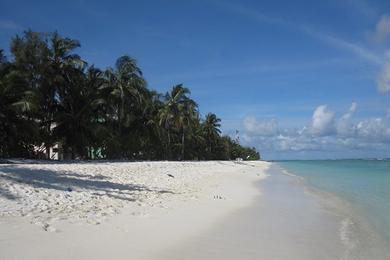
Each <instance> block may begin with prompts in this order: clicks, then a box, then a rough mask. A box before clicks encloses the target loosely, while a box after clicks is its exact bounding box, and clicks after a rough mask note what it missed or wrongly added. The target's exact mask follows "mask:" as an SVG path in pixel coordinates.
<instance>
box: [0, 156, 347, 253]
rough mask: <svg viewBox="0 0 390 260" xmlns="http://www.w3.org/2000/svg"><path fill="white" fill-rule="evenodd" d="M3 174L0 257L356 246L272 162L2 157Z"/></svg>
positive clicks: (329, 213)
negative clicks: (18, 160) (10, 160)
mask: <svg viewBox="0 0 390 260" xmlns="http://www.w3.org/2000/svg"><path fill="white" fill-rule="evenodd" d="M38 173H41V174H38ZM11 177H12V178H11ZM0 182H1V184H2V187H6V188H7V189H8V193H5V192H4V190H3V191H2V196H1V200H0V203H1V205H2V207H1V211H0V212H1V214H2V215H1V217H0V229H1V230H2V232H1V233H0V251H1V252H2V253H1V254H0V259H9V258H13V259H53V258H55V259H86V258H93V259H107V258H112V259H128V258H129V257H130V256H131V258H133V259H178V260H179V259H217V260H218V259H238V258H240V259H314V258H315V259H350V258H349V255H350V251H349V250H352V249H353V248H349V247H348V246H349V245H346V244H345V243H344V242H345V241H343V237H341V236H340V231H341V230H340V229H342V228H344V229H346V228H347V226H348V225H347V224H348V223H344V222H345V221H344V220H345V218H343V216H341V215H338V212H337V211H334V210H333V209H331V208H327V207H326V205H324V203H323V202H322V201H321V198H319V197H318V196H316V195H315V196H312V194H309V193H310V191H309V192H308V191H307V190H306V188H305V186H304V185H303V184H302V180H301V179H300V178H299V177H296V176H294V175H290V174H286V172H283V169H282V168H280V167H279V166H278V165H277V164H275V163H269V162H262V161H255V162H234V161H216V162H212V161H210V162H132V163H127V162H104V163H97V164H96V163H93V162H87V163H80V164H77V163H54V164H15V165H0ZM130 187H132V188H133V189H134V190H135V191H136V192H135V191H134V192H133V193H128V190H127V189H128V188H130ZM134 187H137V189H135V188H134ZM68 188H71V191H69V190H68ZM3 189H4V188H3ZM31 189H32V190H31ZM162 191H163V192H162ZM11 192H13V193H11ZM35 193H36V194H35ZM23 194H24V196H26V198H24V199H23V198H22V199H21V197H22V196H23ZM58 194H65V195H64V196H57V195H58ZM5 195H7V196H8V198H7V197H5ZM10 195H14V198H11V197H10ZM71 197H74V199H71ZM53 198H56V199H53ZM24 200H25V201H24ZM79 200H81V202H80V201H79ZM59 201H60V205H57V204H58V203H59ZM79 202H80V203H81V204H80V205H79ZM28 203H33V205H32V206H31V205H30V207H29V206H28ZM34 203H35V204H34ZM13 204H15V205H19V208H18V207H16V206H15V205H14V206H13V207H12V206H11V205H13ZM77 205H79V206H77ZM37 206H38V208H39V210H36V209H35V208H36V207H37ZM68 207H71V208H70V210H67V208H68ZM5 209H8V214H4V213H5V212H6V210H5ZM12 210H14V212H13V213H14V214H9V213H10V212H12ZM343 221H344V222H343ZM345 232H347V231H345ZM43 245H44V246H43ZM20 248H23V250H20Z"/></svg>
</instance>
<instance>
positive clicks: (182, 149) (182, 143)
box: [181, 127, 185, 161]
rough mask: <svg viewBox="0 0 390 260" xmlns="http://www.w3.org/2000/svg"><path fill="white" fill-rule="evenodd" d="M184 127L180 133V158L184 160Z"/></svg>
mask: <svg viewBox="0 0 390 260" xmlns="http://www.w3.org/2000/svg"><path fill="white" fill-rule="evenodd" d="M184 137H185V136H184V127H183V133H182V135H181V160H182V161H183V160H184V139H185V138H184Z"/></svg>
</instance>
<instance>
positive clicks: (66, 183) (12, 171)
mask: <svg viewBox="0 0 390 260" xmlns="http://www.w3.org/2000/svg"><path fill="white" fill-rule="evenodd" d="M1 179H3V180H6V181H8V182H11V183H21V184H25V185H30V186H31V187H33V188H45V189H49V190H59V191H64V192H67V193H69V194H71V193H72V191H75V190H76V191H77V190H78V189H82V190H88V191H90V192H93V194H94V195H95V196H104V195H105V196H109V197H111V198H115V199H122V200H127V201H134V200H135V196H136V193H137V192H140V191H141V192H142V191H146V192H154V193H161V194H162V193H174V192H172V191H169V190H159V189H152V188H149V187H147V186H144V185H136V184H122V183H115V182H112V181H110V180H108V177H105V176H102V175H100V176H99V175H98V176H93V175H82V174H78V173H74V172H70V171H50V170H46V169H45V170H44V169H29V168H27V167H23V166H21V165H18V166H16V165H7V166H1V167H0V180H1ZM0 197H4V198H6V199H10V200H12V199H18V196H16V195H15V194H13V193H12V192H11V191H9V190H8V189H6V188H4V187H0Z"/></svg>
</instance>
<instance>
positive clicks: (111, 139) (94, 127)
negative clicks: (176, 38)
mask: <svg viewBox="0 0 390 260" xmlns="http://www.w3.org/2000/svg"><path fill="white" fill-rule="evenodd" d="M79 46H80V44H79V42H78V41H77V40H74V39H69V38H64V37H61V36H60V35H59V34H58V33H56V32H55V33H37V32H33V31H26V32H25V33H24V34H23V35H22V36H15V37H14V38H13V39H12V41H11V53H12V57H11V58H10V59H7V57H5V55H4V52H3V50H0V157H24V158H50V154H48V153H45V151H46V150H48V148H49V147H52V146H53V145H55V144H61V146H60V148H59V149H60V150H61V152H62V153H63V154H64V155H65V158H69V159H76V158H79V159H96V158H106V159H135V160H145V159H147V160H161V159H167V160H216V159H220V160H226V159H235V158H237V157H241V158H244V159H259V153H258V152H256V150H255V149H254V148H246V147H242V146H241V145H240V144H239V143H238V141H237V140H233V139H232V138H230V137H228V136H221V130H220V126H221V125H220V121H221V120H220V119H219V118H218V117H217V116H216V115H215V114H212V113H209V114H207V115H206V116H205V117H204V118H202V117H201V116H200V113H199V110H198V105H197V103H196V102H195V101H194V100H192V99H191V97H190V91H189V89H187V88H186V87H185V86H183V85H182V84H179V85H176V86H174V87H173V88H172V89H171V90H170V91H169V92H168V93H165V94H160V93H157V92H156V91H153V90H150V89H148V88H147V84H146V81H145V79H144V78H143V75H142V71H141V70H140V68H139V67H138V66H137V63H136V61H135V60H134V59H132V58H131V57H129V56H122V57H120V58H118V60H117V61H116V63H115V66H114V68H109V69H105V70H101V69H99V68H96V67H94V66H93V65H92V66H89V65H88V64H87V62H85V61H84V60H83V59H82V58H81V57H80V56H79V55H77V54H76V53H75V52H74V51H75V49H76V48H77V47H79Z"/></svg>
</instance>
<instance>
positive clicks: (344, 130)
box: [337, 102, 357, 136]
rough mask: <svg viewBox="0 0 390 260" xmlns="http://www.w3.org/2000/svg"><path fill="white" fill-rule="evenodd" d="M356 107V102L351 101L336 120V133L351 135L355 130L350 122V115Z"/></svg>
mask: <svg viewBox="0 0 390 260" xmlns="http://www.w3.org/2000/svg"><path fill="white" fill-rule="evenodd" d="M356 109H357V103H356V102H353V103H352V104H351V106H350V108H349V110H348V112H347V113H345V114H344V115H343V116H342V117H341V118H340V119H339V120H338V122H337V134H339V135H341V136H351V135H353V134H354V132H355V127H354V124H353V122H352V116H353V115H354V114H355V112H356Z"/></svg>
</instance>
